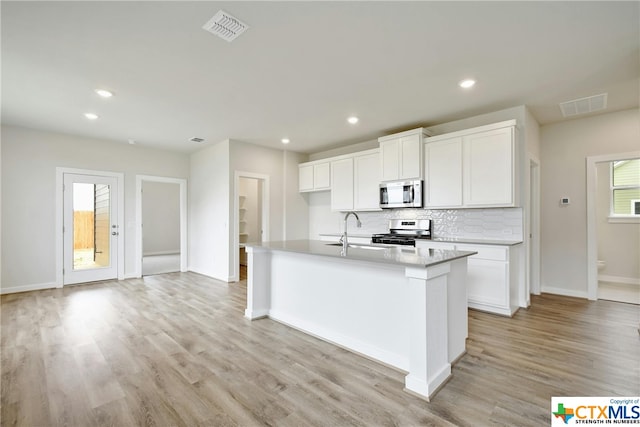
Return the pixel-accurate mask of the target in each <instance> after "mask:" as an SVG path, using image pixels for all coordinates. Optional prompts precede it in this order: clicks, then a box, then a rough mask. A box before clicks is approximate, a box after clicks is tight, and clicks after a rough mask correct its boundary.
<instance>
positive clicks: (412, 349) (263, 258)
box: [245, 240, 475, 400]
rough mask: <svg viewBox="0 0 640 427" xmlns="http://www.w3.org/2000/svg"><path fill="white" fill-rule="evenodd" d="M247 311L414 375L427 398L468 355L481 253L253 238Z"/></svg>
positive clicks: (413, 385) (411, 383)
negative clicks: (474, 267)
mask: <svg viewBox="0 0 640 427" xmlns="http://www.w3.org/2000/svg"><path fill="white" fill-rule="evenodd" d="M246 250H247V255H248V266H249V268H248V278H247V309H246V311H245V317H247V318H249V319H251V320H254V319H258V318H261V317H270V318H272V319H274V320H277V321H279V322H282V323H284V324H287V325H289V326H292V327H294V328H296V329H299V330H301V331H303V332H306V333H309V334H311V335H314V336H316V337H319V338H321V339H323V340H326V341H329V342H332V343H334V344H337V345H339V346H341V347H344V348H347V349H349V350H352V351H354V352H357V353H360V354H362V355H364V356H367V357H369V358H372V359H375V360H378V361H380V362H382V363H385V364H387V365H390V366H393V367H396V368H398V369H400V370H403V371H405V372H407V373H408V374H407V376H406V377H405V388H406V390H408V391H410V392H413V393H415V394H417V395H419V396H421V397H423V398H425V399H427V400H428V399H430V398H431V397H432V396H433V394H434V393H435V392H436V391H437V390H438V389H439V388H440V387H441V386H442V385H443V384H444V383H445V382H446V381H447V379H448V378H449V377H450V375H451V363H453V362H455V361H456V360H457V359H458V358H459V357H460V356H462V355H463V354H464V352H465V340H466V338H467V291H466V283H465V281H466V270H467V258H466V257H468V256H470V255H473V254H474V253H475V252H469V251H448V250H437V249H435V250H434V249H416V248H414V247H397V246H396V247H382V246H369V245H352V246H350V247H349V248H348V249H347V251H346V253H344V251H343V248H342V246H341V245H336V244H330V243H327V242H323V241H316V240H293V241H284V242H267V243H262V244H247V249H246Z"/></svg>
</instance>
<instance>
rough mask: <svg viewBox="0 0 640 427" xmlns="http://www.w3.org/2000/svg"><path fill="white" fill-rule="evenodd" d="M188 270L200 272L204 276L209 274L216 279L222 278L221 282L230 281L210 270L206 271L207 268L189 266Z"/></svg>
mask: <svg viewBox="0 0 640 427" xmlns="http://www.w3.org/2000/svg"><path fill="white" fill-rule="evenodd" d="M187 271H192V272H194V273H198V274H202V275H203V276H207V277H209V278H211V279H215V280H220V281H221V282H227V283H228V282H229V281H228V280H227V279H226V278H222V277H218V276H216V275H215V274H213V273H211V272H209V271H205V270H200V269H198V268H193V267H189V268H187Z"/></svg>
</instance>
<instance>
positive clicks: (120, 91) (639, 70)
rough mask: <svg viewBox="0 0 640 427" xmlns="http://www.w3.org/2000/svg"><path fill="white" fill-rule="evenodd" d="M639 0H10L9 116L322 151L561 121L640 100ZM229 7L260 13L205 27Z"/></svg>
mask: <svg viewBox="0 0 640 427" xmlns="http://www.w3.org/2000/svg"><path fill="white" fill-rule="evenodd" d="M639 4H640V3H639V2H636V1H633V2H610V1H603V2H590V1H588V2H577V1H575V2H207V1H196V2H147V1H141V2H88V1H87V2H75V1H73V2H54V1H46V2H28V1H20V2H7V1H2V4H1V14H2V28H1V31H2V58H1V59H2V122H3V123H6V124H13V125H18V126H26V127H31V128H36V129H44V130H52V131H58V132H65V133H71V134H78V135H84V136H88V137H97V138H105V139H109V140H114V141H116V142H118V143H122V144H126V143H127V140H129V139H134V140H136V141H137V142H138V144H140V145H144V146H153V147H157V148H165V149H172V150H181V151H186V152H189V151H194V150H197V149H198V148H200V147H201V145H195V144H193V143H189V142H187V140H188V139H189V138H191V137H194V136H197V137H202V138H205V139H206V141H207V142H209V143H211V142H218V141H221V140H224V139H227V138H231V139H237V140H241V141H246V142H250V143H255V144H260V145H265V146H271V147H277V148H283V145H282V144H281V143H280V139H281V138H283V137H288V138H290V139H291V143H290V144H289V146H287V149H290V150H293V151H300V152H317V151H321V150H324V149H328V148H332V147H335V146H339V145H346V144H349V143H354V142H359V141H364V140H369V139H372V138H376V137H378V136H381V135H385V134H389V133H392V132H394V131H398V130H405V129H409V128H412V127H417V126H422V125H424V126H429V125H433V124H438V123H443V122H446V121H451V120H456V119H461V118H464V117H469V116H472V115H477V114H481V113H486V112H491V111H496V110H499V109H503V108H508V107H512V106H516V105H523V104H525V105H527V106H529V107H530V108H531V111H532V112H533V114H534V116H535V117H536V118H537V119H538V121H539V122H540V123H542V124H546V123H552V122H556V121H560V120H562V119H563V118H562V115H561V113H560V109H559V107H558V103H560V102H563V101H568V100H571V99H575V98H581V97H586V96H590V95H596V94H599V93H603V92H607V93H608V94H609V95H608V109H607V110H605V112H611V111H616V110H621V109H627V108H633V107H637V106H638V98H639V94H640V85H639V76H640V59H639V55H640V53H639V52H640V51H639V49H640V32H639V28H640V20H639ZM219 9H223V10H225V11H226V12H228V13H231V14H232V15H235V16H236V17H237V18H239V19H240V20H242V21H244V22H245V23H246V24H248V25H249V27H250V28H249V29H248V30H247V32H246V33H244V34H242V35H241V36H240V37H238V38H237V39H236V40H235V41H233V42H231V43H228V42H226V41H224V40H222V39H220V38H218V37H216V36H214V35H212V34H210V33H208V32H206V31H204V30H203V29H202V28H201V27H202V25H204V24H205V23H206V22H207V21H208V20H209V19H210V18H211V17H212V16H213V15H214V14H215V13H216V12H217V11H218V10H219ZM466 77H473V78H475V79H477V81H478V83H477V85H476V87H475V88H473V89H471V90H466V91H464V90H462V89H460V88H459V87H458V86H457V83H458V81H460V80H461V79H463V78H466ZM95 88H106V89H109V90H112V91H113V92H115V96H114V97H113V98H111V99H109V100H104V99H101V98H99V97H98V96H97V95H96V94H95V93H94V92H93V90H94V89H95ZM88 111H92V112H95V113H97V114H98V115H99V116H100V118H99V119H98V120H96V121H93V122H92V121H89V120H87V119H85V118H84V117H83V113H85V112H88ZM350 115H357V116H358V117H360V122H359V123H358V124H357V125H355V126H354V125H349V124H348V123H347V122H346V118H347V117H348V116H350Z"/></svg>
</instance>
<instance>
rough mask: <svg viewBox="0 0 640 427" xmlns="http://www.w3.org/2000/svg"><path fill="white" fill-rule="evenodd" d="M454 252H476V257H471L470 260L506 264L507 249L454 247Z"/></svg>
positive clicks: (474, 246)
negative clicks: (484, 260)
mask: <svg viewBox="0 0 640 427" xmlns="http://www.w3.org/2000/svg"><path fill="white" fill-rule="evenodd" d="M456 250H458V251H474V252H478V253H477V254H476V255H473V256H472V257H471V259H486V260H491V261H503V262H506V261H507V260H508V257H509V256H508V254H509V249H508V248H504V247H500V246H498V247H495V246H476V245H456Z"/></svg>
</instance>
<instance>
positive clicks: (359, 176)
mask: <svg viewBox="0 0 640 427" xmlns="http://www.w3.org/2000/svg"><path fill="white" fill-rule="evenodd" d="M353 178H354V182H353V184H354V185H353V209H354V210H356V211H371V210H380V203H379V196H378V194H379V191H380V185H379V183H380V152H379V151H378V150H369V151H365V152H363V153H356V154H355V155H354V157H353Z"/></svg>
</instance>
